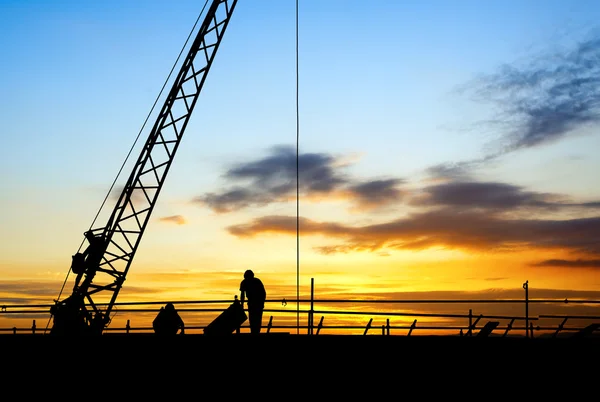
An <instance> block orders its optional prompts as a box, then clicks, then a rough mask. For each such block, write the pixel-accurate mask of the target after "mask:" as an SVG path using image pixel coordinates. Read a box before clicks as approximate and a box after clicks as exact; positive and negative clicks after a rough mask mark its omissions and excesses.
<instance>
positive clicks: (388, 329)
mask: <svg viewBox="0 0 600 402" xmlns="http://www.w3.org/2000/svg"><path fill="white" fill-rule="evenodd" d="M386 328H387V334H386V335H389V334H390V319H389V318H388V319H387V324H386Z"/></svg>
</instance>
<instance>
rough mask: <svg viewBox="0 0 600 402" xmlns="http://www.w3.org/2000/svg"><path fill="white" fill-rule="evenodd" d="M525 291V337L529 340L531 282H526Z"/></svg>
mask: <svg viewBox="0 0 600 402" xmlns="http://www.w3.org/2000/svg"><path fill="white" fill-rule="evenodd" d="M523 289H525V336H526V337H527V338H529V281H525V283H524V284H523Z"/></svg>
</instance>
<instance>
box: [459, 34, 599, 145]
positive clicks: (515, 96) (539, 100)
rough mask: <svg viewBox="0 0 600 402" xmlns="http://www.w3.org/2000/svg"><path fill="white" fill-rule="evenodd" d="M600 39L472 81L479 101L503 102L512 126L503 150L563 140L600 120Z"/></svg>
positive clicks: (504, 120) (502, 118)
mask: <svg viewBox="0 0 600 402" xmlns="http://www.w3.org/2000/svg"><path fill="white" fill-rule="evenodd" d="M599 84H600V39H599V38H593V39H591V40H587V41H583V42H581V43H579V44H577V46H575V48H574V49H573V50H571V51H569V52H565V53H562V54H553V55H551V56H545V57H540V58H537V59H536V60H534V61H533V62H531V63H529V64H528V65H525V66H511V65H505V66H503V67H502V68H501V69H500V71H499V72H497V73H495V74H491V75H487V76H483V77H481V78H480V79H478V80H477V81H476V82H474V83H471V84H469V85H468V90H472V91H473V92H474V93H475V96H476V99H477V100H478V101H489V102H492V103H495V104H496V105H498V106H500V108H501V111H502V116H500V118H499V120H498V121H499V122H500V123H502V124H504V125H506V128H508V133H507V137H506V138H505V140H506V142H505V143H504V144H503V147H502V149H501V150H500V151H499V152H498V154H501V153H505V152H510V151H514V150H517V149H521V148H528V147H533V146H536V145H541V144H545V143H548V142H550V141H554V140H558V139H560V138H562V137H564V136H566V135H567V134H569V133H570V132H572V131H573V130H575V129H578V128H580V127H582V126H584V125H586V124H589V123H598V121H600V85H599Z"/></svg>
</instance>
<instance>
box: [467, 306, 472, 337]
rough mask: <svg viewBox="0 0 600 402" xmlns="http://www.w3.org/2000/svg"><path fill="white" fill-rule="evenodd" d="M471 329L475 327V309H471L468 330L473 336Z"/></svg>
mask: <svg viewBox="0 0 600 402" xmlns="http://www.w3.org/2000/svg"><path fill="white" fill-rule="evenodd" d="M471 329H473V309H469V331H468V332H467V334H468V335H469V336H473V331H471Z"/></svg>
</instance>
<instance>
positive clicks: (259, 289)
mask: <svg viewBox="0 0 600 402" xmlns="http://www.w3.org/2000/svg"><path fill="white" fill-rule="evenodd" d="M240 292H241V296H240V301H241V303H242V309H243V308H244V300H245V299H248V319H249V320H250V333H251V334H260V330H261V328H262V316H263V310H264V308H265V300H266V298H267V292H266V291H265V287H264V285H263V283H262V282H261V280H260V279H258V278H257V277H255V276H254V272H252V271H251V270H247V271H246V272H244V280H243V281H242V283H240Z"/></svg>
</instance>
